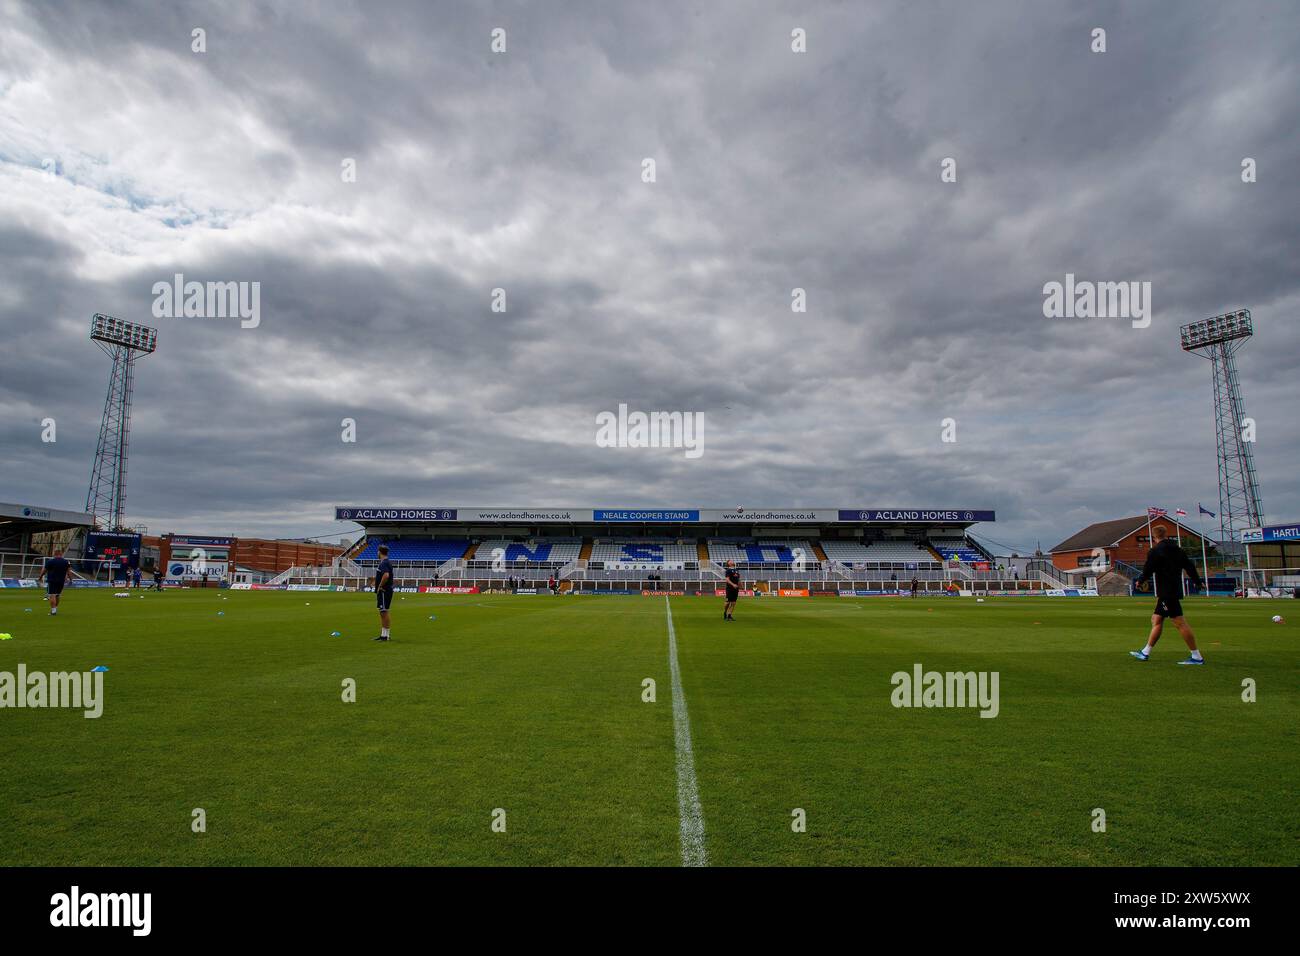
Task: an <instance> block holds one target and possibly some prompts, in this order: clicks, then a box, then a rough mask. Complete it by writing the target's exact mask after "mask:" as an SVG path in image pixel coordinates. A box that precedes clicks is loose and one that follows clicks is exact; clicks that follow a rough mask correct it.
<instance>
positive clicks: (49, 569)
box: [36, 548, 69, 614]
mask: <svg viewBox="0 0 1300 956" xmlns="http://www.w3.org/2000/svg"><path fill="white" fill-rule="evenodd" d="M68 568H69V565H68V560H67V558H65V557H64V556H63V549H62V548H55V550H54V557H52V558H46V559H45V566H44V567H42V568H41V573H40V574H39V575H38V576H37V578H36V583H37V584H40V583H41V578H43V577H45V576H46V575H48V576H49V579H50V580H49V583H48V584H47V585H46V587H45V590H46V593H48V594H49V596H50V613H51V614H58V613H59V596H60V595H61V594H63V585H64V584H66V583H67V581H68Z"/></svg>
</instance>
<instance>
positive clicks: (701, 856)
mask: <svg viewBox="0 0 1300 956" xmlns="http://www.w3.org/2000/svg"><path fill="white" fill-rule="evenodd" d="M664 610H665V611H667V612H668V669H669V671H670V672H671V673H672V679H673V735H674V740H675V743H676V748H677V815H678V817H679V818H680V819H681V837H682V866H708V865H709V855H708V853H707V852H706V851H705V849H704V811H703V810H701V809H700V790H699V787H698V786H697V785H696V783H695V750H694V748H693V747H692V746H691V718H690V715H689V714H687V712H686V695H685V694H684V693H682V672H681V669H680V668H679V667H678V666H677V633H676V632H675V631H674V630H673V609H672V605H671V604H669V603H668V597H667V596H666V595H665V596H664Z"/></svg>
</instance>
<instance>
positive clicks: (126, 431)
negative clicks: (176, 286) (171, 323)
mask: <svg viewBox="0 0 1300 956" xmlns="http://www.w3.org/2000/svg"><path fill="white" fill-rule="evenodd" d="M90 337H91V339H92V340H93V341H94V342H95V344H96V345H98V346H99V347H100V348H101V349H102V350H103V351H104V354H105V355H107V356H108V357H109V358H111V359H112V360H113V371H112V372H111V373H110V374H109V377H108V398H107V399H106V400H105V401H104V418H103V420H102V421H101V422H100V425H99V446H98V447H97V448H96V450H95V467H94V469H93V470H92V471H91V473H90V491H89V492H87V494H86V511H87V512H89V513H90V514H91V515H93V516H94V518H95V527H97V528H106V529H109V530H114V531H116V530H118V529H119V528H121V527H122V510H123V507H124V506H125V504H126V452H127V446H128V444H129V439H130V434H131V387H132V385H133V384H134V382H135V360H136V359H137V358H139V357H140V356H141V355H148V354H149V353H150V352H152V351H153V350H154V349H155V348H156V347H157V345H158V330H157V329H151V328H148V327H147V326H143V325H137V324H136V323H135V322H126V321H123V320H122V319H115V318H113V317H112V316H111V315H103V314H101V313H99V312H96V313H95V315H94V316H93V317H92V318H91V320H90Z"/></svg>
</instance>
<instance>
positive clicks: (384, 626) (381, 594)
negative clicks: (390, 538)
mask: <svg viewBox="0 0 1300 956" xmlns="http://www.w3.org/2000/svg"><path fill="white" fill-rule="evenodd" d="M375 606H376V607H377V608H379V624H380V628H379V636H378V637H376V638H375V640H377V641H386V640H388V639H389V635H388V628H389V625H390V624H391V621H389V619H388V609H389V608H390V607H392V606H393V565H392V562H390V561H389V560H388V545H386V544H381V545H380V546H379V565H378V567H376V568H375Z"/></svg>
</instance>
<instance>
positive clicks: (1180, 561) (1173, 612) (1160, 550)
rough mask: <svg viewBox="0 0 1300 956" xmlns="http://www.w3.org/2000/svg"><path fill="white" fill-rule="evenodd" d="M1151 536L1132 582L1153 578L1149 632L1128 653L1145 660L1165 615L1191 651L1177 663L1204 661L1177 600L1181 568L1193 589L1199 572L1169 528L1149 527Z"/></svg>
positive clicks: (1163, 622) (1199, 581)
mask: <svg viewBox="0 0 1300 956" xmlns="http://www.w3.org/2000/svg"><path fill="white" fill-rule="evenodd" d="M1151 536H1152V537H1153V538H1154V539H1155V542H1156V543H1155V547H1153V548H1152V549H1151V550H1150V551H1149V552H1148V553H1147V560H1146V564H1145V565H1143V566H1142V574H1141V575H1140V576H1139V577H1138V579H1137V581H1135V582H1134V584H1135V585H1141V584H1144V583H1145V582H1146V581H1148V580H1151V579H1152V578H1154V579H1155V582H1156V608H1155V610H1154V611H1153V612H1152V614H1151V636H1150V637H1149V638H1147V646H1146V647H1144V648H1143V649H1142V650H1140V651H1129V653H1130V654H1132V655H1133V656H1134V657H1136V658H1137V659H1138V660H1140V661H1145V660H1147V659H1148V658H1149V657H1150V656H1151V652H1152V651H1153V650H1155V646H1156V641H1158V640H1160V632H1161V631H1162V630H1164V625H1165V618H1169V619H1170V620H1172V621H1173V622H1174V627H1176V628H1178V633H1179V634H1181V635H1182V636H1183V640H1184V641H1186V642H1187V649H1188V650H1189V651H1191V652H1192V653H1191V656H1190V657H1188V658H1187V660H1185V661H1179V662H1178V663H1179V664H1204V663H1205V658H1203V657H1202V656H1201V652H1200V651H1199V650H1198V649H1197V647H1196V635H1195V634H1193V633H1192V629H1191V627H1190V626H1189V625H1188V623H1187V619H1186V618H1185V617H1183V603H1182V600H1181V598H1182V594H1183V572H1184V571H1186V572H1187V574H1188V576H1189V577H1191V579H1192V584H1193V585H1195V586H1196V588H1197V590H1200V589H1201V588H1202V584H1201V575H1200V573H1199V572H1198V571H1197V570H1196V565H1194V564H1192V561H1191V559H1190V558H1189V557H1187V552H1185V551H1184V550H1183V549H1182V548H1180V547H1179V546H1178V545H1177V544H1175V543H1174V542H1173V541H1170V540H1169V531H1168V530H1167V529H1166V528H1165V527H1164V526H1163V525H1157V526H1156V527H1155V528H1153V529H1152V532H1151Z"/></svg>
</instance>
